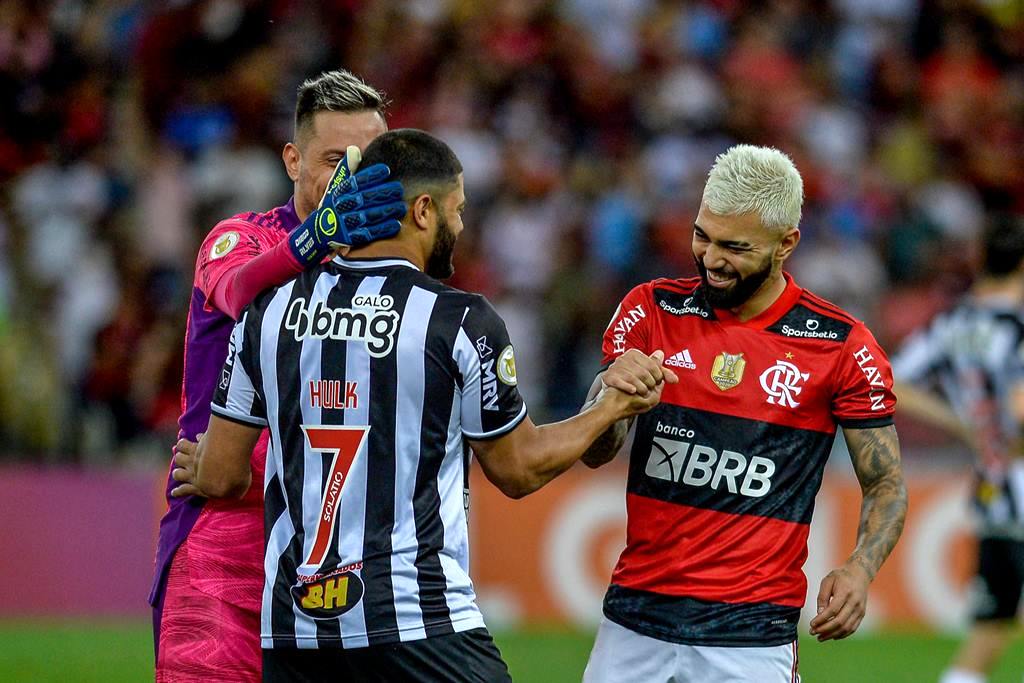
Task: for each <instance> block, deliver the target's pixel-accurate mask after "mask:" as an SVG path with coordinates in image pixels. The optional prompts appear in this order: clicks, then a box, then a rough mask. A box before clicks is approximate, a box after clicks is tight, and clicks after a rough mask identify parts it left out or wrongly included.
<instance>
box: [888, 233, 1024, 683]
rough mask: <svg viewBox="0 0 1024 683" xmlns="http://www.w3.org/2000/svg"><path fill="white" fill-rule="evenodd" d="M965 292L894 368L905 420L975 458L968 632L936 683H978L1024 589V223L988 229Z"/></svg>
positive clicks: (1013, 625) (1002, 643)
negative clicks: (964, 446) (962, 446)
mask: <svg viewBox="0 0 1024 683" xmlns="http://www.w3.org/2000/svg"><path fill="white" fill-rule="evenodd" d="M983 250H984V265H983V268H982V272H981V275H980V277H979V278H978V280H977V282H975V284H974V285H973V286H972V287H971V290H970V292H968V293H967V295H966V296H964V298H963V299H962V300H961V301H960V302H959V303H958V304H957V306H955V307H954V308H953V309H952V310H950V311H949V312H947V313H944V314H942V315H939V316H938V317H937V318H935V320H933V321H932V322H931V323H930V324H929V325H928V326H927V327H926V328H925V329H923V330H921V331H920V332H918V333H917V334H915V335H914V336H912V337H911V338H910V340H909V341H908V342H907V343H906V345H905V346H904V347H903V348H902V349H901V350H900V352H899V354H897V355H896V357H895V358H894V359H893V371H894V373H895V376H896V381H897V385H896V393H897V394H898V395H899V398H900V406H901V409H902V410H905V411H908V412H909V413H911V414H913V415H914V416H916V417H918V418H920V419H922V420H925V421H927V422H928V423H930V424H933V425H935V426H937V427H939V428H941V429H944V430H946V431H947V432H951V433H953V434H955V435H957V436H959V437H961V438H962V439H963V440H964V441H965V442H966V443H968V444H969V445H970V446H971V447H972V448H973V449H974V451H975V453H976V454H977V459H976V460H975V463H974V472H975V488H974V495H973V501H972V502H973V507H974V510H975V512H976V513H977V516H978V522H979V527H978V537H979V544H978V565H977V570H976V571H977V573H976V576H975V579H974V581H973V583H972V585H971V598H972V602H973V604H972V612H973V620H974V623H973V625H972V627H971V630H970V633H969V635H968V637H967V640H966V642H965V643H964V644H963V646H962V647H961V649H960V651H959V653H957V655H956V657H955V659H954V660H953V664H952V666H951V667H950V669H949V670H948V671H946V672H945V674H944V675H943V676H942V678H941V681H942V683H982V682H983V681H985V680H986V678H987V677H988V675H989V673H990V672H991V671H992V668H993V667H994V666H995V663H996V661H997V660H998V659H999V656H1000V655H1001V654H1002V652H1003V651H1004V650H1005V649H1006V646H1007V644H1008V643H1009V641H1010V639H1011V638H1012V637H1013V636H1014V635H1015V633H1016V630H1017V625H1018V622H1017V619H1018V613H1019V609H1020V602H1021V600H1020V599H1021V588H1022V586H1024V460H1022V456H1024V429H1022V428H1024V222H1022V221H1020V220H1016V221H1013V222H1011V221H1007V222H1003V223H999V224H995V225H993V226H992V227H991V228H990V229H989V230H988V231H987V232H986V234H985V240H984V246H983Z"/></svg>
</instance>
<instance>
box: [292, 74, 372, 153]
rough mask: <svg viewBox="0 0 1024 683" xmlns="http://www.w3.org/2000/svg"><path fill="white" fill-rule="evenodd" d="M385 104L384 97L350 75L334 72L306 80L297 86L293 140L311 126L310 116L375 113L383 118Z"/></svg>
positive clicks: (357, 77)
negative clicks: (319, 113) (335, 113)
mask: <svg viewBox="0 0 1024 683" xmlns="http://www.w3.org/2000/svg"><path fill="white" fill-rule="evenodd" d="M387 105H388V101H387V99H386V98H385V97H384V93H382V92H381V91H379V90H377V89H376V88H374V87H373V86H372V85H367V83H366V82H365V81H364V80H363V79H361V78H359V76H356V75H355V74H353V73H352V72H350V71H345V70H344V69H337V70H335V71H325V72H323V73H322V74H320V75H319V76H317V77H315V78H308V79H306V80H305V81H303V82H302V85H300V86H299V91H298V96H297V97H296V100H295V137H296V138H298V137H299V133H300V132H301V131H302V130H305V129H306V128H307V127H308V126H309V125H310V124H312V122H313V116H314V115H315V114H316V113H317V112H321V111H340V112H343V113H355V112H360V111H366V110H368V109H369V110H372V111H376V112H377V113H378V114H380V115H381V118H383V117H384V111H385V109H387Z"/></svg>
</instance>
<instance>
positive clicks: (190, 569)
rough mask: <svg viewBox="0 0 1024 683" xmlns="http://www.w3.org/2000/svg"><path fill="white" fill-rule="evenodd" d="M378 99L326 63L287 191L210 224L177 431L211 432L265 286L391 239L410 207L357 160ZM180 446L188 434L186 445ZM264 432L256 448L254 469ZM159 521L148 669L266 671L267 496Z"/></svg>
mask: <svg viewBox="0 0 1024 683" xmlns="http://www.w3.org/2000/svg"><path fill="white" fill-rule="evenodd" d="M383 108H384V99H383V97H382V96H381V94H380V93H378V92H377V91H376V90H375V89H373V88H371V87H370V86H368V85H366V84H365V83H363V82H362V81H361V80H359V78H357V77H355V76H354V75H352V74H350V73H348V72H346V71H331V72H326V73H323V74H321V75H320V76H318V77H317V78H314V79H311V80H308V81H306V82H305V83H303V84H302V85H301V86H300V87H299V90H298V97H297V103H296V108H295V129H294V138H293V141H292V142H289V143H287V144H286V145H285V146H284V149H283V151H282V159H283V161H284V165H285V170H286V171H287V173H288V177H289V178H291V180H292V181H293V183H294V194H293V196H292V198H291V199H289V200H288V202H287V203H286V204H284V205H283V206H279V207H277V208H275V209H272V210H270V211H268V212H266V213H244V214H239V215H237V216H233V217H231V218H228V219H225V220H223V221H221V222H220V223H218V224H217V225H216V226H215V227H214V228H213V229H212V230H211V231H210V233H209V235H208V236H207V237H206V239H205V241H204V242H203V244H202V246H201V247H200V249H199V255H198V257H197V259H196V273H195V282H194V287H193V292H192V301H191V304H190V307H189V313H188V322H187V333H186V338H185V372H184V381H183V383H182V399H181V400H182V415H181V418H180V419H179V421H178V424H179V427H180V431H179V436H180V438H182V439H185V440H195V439H196V438H197V434H198V433H199V432H200V431H202V430H203V429H205V428H206V425H207V422H208V421H209V417H210V400H211V398H212V397H213V393H214V390H215V388H216V385H217V381H218V379H219V378H220V370H221V367H222V366H223V363H224V359H225V357H226V356H227V355H228V338H229V337H230V334H231V328H232V326H233V325H234V319H235V318H237V317H238V315H239V312H240V311H241V310H242V309H243V308H244V307H245V306H246V305H247V304H248V303H249V302H250V301H252V299H253V298H254V297H255V296H256V294H258V293H259V292H261V291H263V290H264V289H266V288H268V287H271V286H274V285H279V284H282V283H284V282H287V281H288V280H291V279H292V278H294V277H295V276H296V275H297V274H298V273H300V272H302V270H303V269H304V268H309V267H312V266H315V265H317V264H318V263H320V261H322V260H323V258H324V257H325V256H326V255H327V254H328V253H329V252H330V251H331V250H332V249H333V248H334V247H335V246H337V245H339V244H352V245H359V244H363V243H366V242H368V241H372V240H373V239H375V238H378V237H389V236H391V235H393V234H394V233H395V232H396V231H397V230H398V228H399V223H398V220H397V219H398V218H400V217H401V216H402V215H403V214H404V211H405V206H404V204H403V203H402V201H401V196H402V188H401V185H400V184H398V183H396V182H386V181H387V176H388V169H387V168H386V167H385V166H381V165H376V166H372V165H368V166H367V167H366V168H364V169H360V170H358V172H356V173H355V175H352V172H354V171H356V170H357V165H358V161H359V148H361V147H365V146H366V145H367V144H368V143H369V142H370V141H371V140H372V139H373V138H374V137H376V136H377V135H379V134H380V133H382V132H384V131H385V130H386V129H387V127H386V125H385V123H384V117H383ZM181 443H182V444H183V445H184V447H185V448H188V447H189V446H188V443H187V441H185V442H181ZM265 458H266V440H265V439H262V440H261V441H260V443H259V444H258V445H257V446H256V448H255V450H254V451H253V452H252V459H251V461H252V467H253V469H254V470H255V471H256V472H257V476H262V472H263V467H264V461H265ZM173 483H174V482H173V480H172V479H171V477H170V473H168V478H167V492H168V496H167V501H168V508H167V512H166V513H165V514H164V516H163V519H162V520H161V521H160V535H159V541H158V546H157V556H156V568H155V576H154V581H153V590H152V593H151V595H150V603H151V604H152V606H153V630H154V634H153V635H154V647H155V650H156V678H157V680H158V681H165V680H167V681H170V680H175V681H177V680H232V681H258V680H260V649H259V637H258V633H257V631H258V626H259V591H260V588H261V586H262V583H263V553H262V546H263V512H262V507H263V499H262V492H261V491H260V490H259V489H256V490H254V491H252V492H251V493H250V495H248V496H246V498H245V499H243V500H241V501H214V502H208V501H205V500H204V499H202V498H195V497H192V498H184V499H182V498H172V497H171V496H170V495H169V494H170V490H171V488H172V485H173Z"/></svg>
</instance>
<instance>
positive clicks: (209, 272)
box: [195, 218, 302, 320]
mask: <svg viewBox="0 0 1024 683" xmlns="http://www.w3.org/2000/svg"><path fill="white" fill-rule="evenodd" d="M285 234H286V233H284V232H283V231H281V230H275V229H271V228H266V227H261V226H258V225H253V224H252V223H249V222H247V221H244V220H240V219H238V218H229V219H227V220H225V221H221V222H220V223H218V224H217V225H216V227H214V229H213V230H211V231H210V234H209V235H207V236H206V239H205V240H204V241H203V244H202V246H201V247H200V248H199V258H198V260H197V262H196V279H195V286H196V287H199V289H200V290H202V292H203V294H204V295H205V296H206V308H207V310H213V309H216V310H219V311H221V312H222V313H226V314H228V315H230V316H231V317H232V318H234V319H236V320H237V319H238V316H239V313H241V311H242V309H243V308H245V306H246V305H248V304H249V303H250V302H251V301H252V300H253V299H254V298H255V297H256V295H257V294H259V293H260V292H261V291H263V290H264V289H266V288H268V287H273V286H276V285H281V284H284V283H285V282H287V281H288V280H291V279H292V278H293V277H295V275H296V274H297V273H299V272H301V271H302V267H301V266H300V265H299V264H298V263H297V262H296V261H295V258H294V257H293V256H292V255H291V250H290V249H288V248H287V245H286V244H285V243H284V236H285Z"/></svg>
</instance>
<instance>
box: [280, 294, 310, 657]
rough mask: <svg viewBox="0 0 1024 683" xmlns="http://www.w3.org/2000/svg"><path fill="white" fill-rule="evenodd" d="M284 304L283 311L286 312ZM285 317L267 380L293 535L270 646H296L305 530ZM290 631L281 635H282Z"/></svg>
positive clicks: (295, 352)
mask: <svg viewBox="0 0 1024 683" xmlns="http://www.w3.org/2000/svg"><path fill="white" fill-rule="evenodd" d="M314 282H315V279H313V280H311V279H310V278H308V277H301V276H300V277H299V278H298V279H296V280H295V285H294V287H293V288H292V292H291V297H290V298H289V301H288V307H290V306H291V303H292V302H293V301H295V300H296V299H299V298H304V299H306V300H307V301H308V300H309V296H310V292H311V287H312V286H313V283H314ZM288 307H286V308H285V309H284V310H285V311H287V310H288ZM286 318H287V316H286V315H282V316H281V320H280V323H279V325H280V327H279V329H278V335H277V377H276V378H272V380H271V381H274V382H276V383H277V399H278V406H277V409H278V414H279V418H278V424H279V425H282V426H284V427H285V428H284V429H282V430H281V433H280V435H279V436H280V439H281V458H282V462H283V471H284V483H285V500H286V502H287V505H288V513H289V516H290V517H291V521H292V527H293V528H294V529H295V534H294V535H293V536H292V539H291V541H290V542H289V543H288V547H287V548H286V549H285V551H284V553H282V554H281V558H280V560H279V561H278V563H277V573H276V575H275V579H274V599H273V601H272V602H271V611H270V623H271V628H272V629H273V631H272V632H273V634H274V647H296V643H295V637H294V633H295V612H294V611H293V607H292V606H293V599H292V595H291V587H292V582H293V581H294V580H295V577H296V575H297V569H298V565H297V563H298V562H301V561H302V559H303V558H302V549H303V544H304V542H305V533H304V531H303V526H302V489H303V483H304V480H305V469H306V463H305V452H306V445H305V435H304V434H303V432H302V430H301V429H294V428H291V425H300V424H302V410H301V405H300V403H299V399H300V398H301V393H300V389H301V387H300V385H299V381H298V380H299V376H300V375H299V358H300V353H301V350H302V345H301V343H300V342H297V341H295V335H294V334H293V333H292V332H291V330H288V329H285V320H286ZM285 633H287V634H292V635H290V636H284V635H282V634H285Z"/></svg>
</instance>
